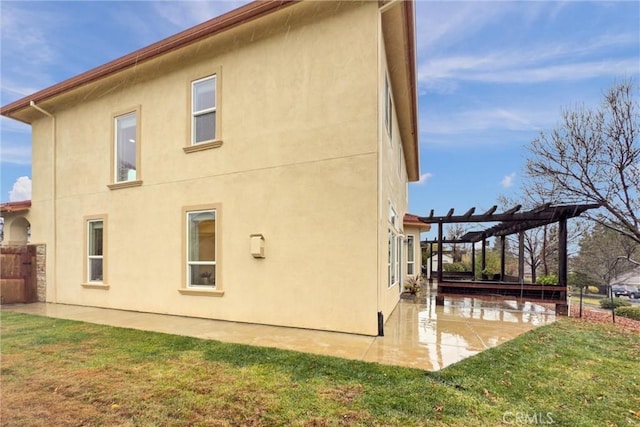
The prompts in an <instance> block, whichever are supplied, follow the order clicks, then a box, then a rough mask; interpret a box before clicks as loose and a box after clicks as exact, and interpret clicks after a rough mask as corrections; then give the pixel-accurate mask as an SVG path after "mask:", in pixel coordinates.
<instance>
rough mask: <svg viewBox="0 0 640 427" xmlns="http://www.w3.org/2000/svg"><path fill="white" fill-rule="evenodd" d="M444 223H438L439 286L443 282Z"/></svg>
mask: <svg viewBox="0 0 640 427" xmlns="http://www.w3.org/2000/svg"><path fill="white" fill-rule="evenodd" d="M442 250H443V247H442V223H441V222H439V223H438V284H440V282H442V255H443V254H442Z"/></svg>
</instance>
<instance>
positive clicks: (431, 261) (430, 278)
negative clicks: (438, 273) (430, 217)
mask: <svg viewBox="0 0 640 427" xmlns="http://www.w3.org/2000/svg"><path fill="white" fill-rule="evenodd" d="M427 272H428V273H429V283H431V282H432V281H433V242H429V267H428V268H427Z"/></svg>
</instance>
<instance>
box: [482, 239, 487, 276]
mask: <svg viewBox="0 0 640 427" xmlns="http://www.w3.org/2000/svg"><path fill="white" fill-rule="evenodd" d="M485 268H487V239H486V238H483V239H482V271H484V269H485Z"/></svg>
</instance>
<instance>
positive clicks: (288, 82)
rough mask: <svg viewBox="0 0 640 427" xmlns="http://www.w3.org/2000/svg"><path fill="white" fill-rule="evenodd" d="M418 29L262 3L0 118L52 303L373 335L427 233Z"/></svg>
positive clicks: (316, 8)
mask: <svg viewBox="0 0 640 427" xmlns="http://www.w3.org/2000/svg"><path fill="white" fill-rule="evenodd" d="M414 19H415V18H414V4H413V2H412V1H393V2H389V1H380V2H352V1H343V2H318V1H303V2H281V1H273V2H263V1H257V2H253V3H250V4H248V5H245V6H243V7H240V8H239V9H236V10H234V11H231V12H229V13H227V14H225V15H222V16H220V17H218V18H214V19H212V20H210V21H207V22H204V23H202V24H200V25H198V26H196V27H193V28H191V29H188V30H186V31H183V32H181V33H179V34H176V35H174V36H172V37H169V38H167V39H165V40H162V41H160V42H158V43H155V44H153V45H151V46H148V47H145V48H143V49H140V50H138V51H136V52H133V53H131V54H128V55H126V56H124V57H122V58H119V59H116V60H114V61H112V62H109V63H107V64H104V65H102V66H100V67H98V68H96V69H93V70H90V71H88V72H86V73H83V74H80V75H78V76H75V77H72V78H71V79H69V80H66V81H64V82H61V83H58V84H56V85H54V86H51V87H49V88H46V89H44V90H42V91H40V92H37V93H34V94H32V95H29V96H27V97H25V98H23V99H20V100H18V101H15V102H13V103H11V104H9V105H6V106H4V107H2V109H1V110H0V112H1V114H2V115H4V116H6V117H10V118H13V119H15V120H19V121H21V122H24V123H28V124H30V125H31V127H32V135H33V151H32V152H33V154H32V156H33V166H32V168H33V177H32V178H33V194H32V206H31V208H30V211H29V220H30V221H31V224H32V230H31V231H32V240H33V242H34V243H42V244H45V245H46V248H47V250H46V254H47V262H46V266H47V290H46V295H47V297H46V298H47V301H50V302H57V303H67V304H76V305H86V306H96V307H108V308H116V309H125V310H136V311H143V312H154V313H167V314H174V315H184V316H194V317H202V318H213V319H222V320H229V321H240V322H252V323H261V324H271V325H282V326H292V327H300V328H311V329H320V330H330V331H343V332H350V333H357V334H365V335H376V334H378V333H379V332H380V330H379V328H378V321H379V319H386V318H388V316H389V315H390V314H391V312H392V311H393V310H394V308H395V307H396V305H397V303H398V301H399V295H400V292H401V290H402V289H401V288H402V282H403V278H404V277H406V276H407V275H412V274H416V271H417V269H418V267H416V265H415V263H416V262H419V259H420V258H419V253H420V252H419V246H420V245H419V244H418V242H419V233H420V230H421V227H422V229H424V228H425V226H424V224H422V225H421V224H415V223H411V224H407V223H405V222H404V221H403V219H404V218H405V214H406V213H407V205H408V194H407V182H410V181H417V180H418V179H419V177H420V170H419V144H418V132H417V101H416V99H417V95H416V58H415V54H416V53H415V52H416V50H415V49H416V46H415V30H414Z"/></svg>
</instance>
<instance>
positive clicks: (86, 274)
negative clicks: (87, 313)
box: [81, 214, 109, 289]
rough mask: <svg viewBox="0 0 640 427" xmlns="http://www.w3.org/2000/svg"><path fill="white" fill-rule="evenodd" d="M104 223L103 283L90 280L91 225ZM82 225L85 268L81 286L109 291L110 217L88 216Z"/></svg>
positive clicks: (83, 268)
mask: <svg viewBox="0 0 640 427" xmlns="http://www.w3.org/2000/svg"><path fill="white" fill-rule="evenodd" d="M97 221H102V281H101V282H96V281H90V280H89V257H90V255H89V223H91V222H97ZM82 224H83V226H84V233H83V243H84V244H83V245H82V248H83V249H82V253H83V255H82V259H83V267H82V282H81V285H82V287H84V288H92V289H109V285H108V283H109V282H108V277H107V272H108V269H107V267H108V259H109V257H108V256H107V251H108V248H109V237H108V236H109V233H108V215H107V214H97V215H88V216H85V217H84V218H83V221H82Z"/></svg>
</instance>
